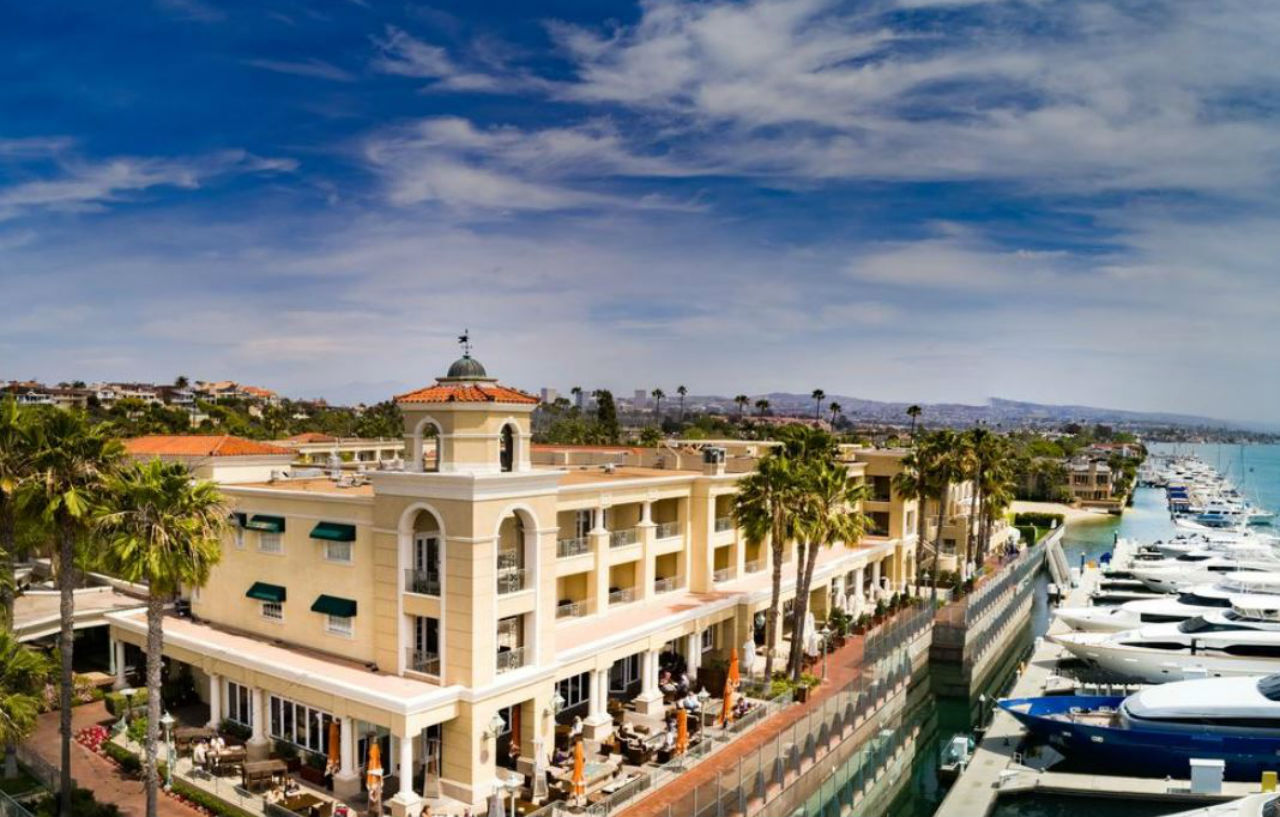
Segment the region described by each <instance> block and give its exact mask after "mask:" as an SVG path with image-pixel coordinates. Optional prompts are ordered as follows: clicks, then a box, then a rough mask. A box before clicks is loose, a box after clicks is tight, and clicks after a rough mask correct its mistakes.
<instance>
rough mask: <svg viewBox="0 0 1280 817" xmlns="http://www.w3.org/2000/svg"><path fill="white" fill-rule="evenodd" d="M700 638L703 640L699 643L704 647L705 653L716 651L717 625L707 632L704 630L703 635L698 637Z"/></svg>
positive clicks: (707, 629)
mask: <svg viewBox="0 0 1280 817" xmlns="http://www.w3.org/2000/svg"><path fill="white" fill-rule="evenodd" d="M698 638H699V639H701V640H700V641H699V643H700V644H701V645H702V651H703V652H711V651H712V650H714V649H715V648H716V628H715V625H712V626H710V627H708V628H706V629H705V630H703V631H702V633H701V634H700V635H699V636H698Z"/></svg>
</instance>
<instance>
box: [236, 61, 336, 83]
mask: <svg viewBox="0 0 1280 817" xmlns="http://www.w3.org/2000/svg"><path fill="white" fill-rule="evenodd" d="M244 64H245V65H250V66H253V67H254V68H261V69H263V70H264V71H275V72H276V73H278V74H293V75H294V76H299V77H311V78H314V79H327V80H332V81H334V82H354V81H355V79H356V77H355V74H352V73H351V72H350V71H346V70H344V69H342V68H339V67H338V66H336V65H333V64H332V63H328V62H325V61H324V60H317V59H309V60H302V61H297V62H293V61H289V60H245V61H244Z"/></svg>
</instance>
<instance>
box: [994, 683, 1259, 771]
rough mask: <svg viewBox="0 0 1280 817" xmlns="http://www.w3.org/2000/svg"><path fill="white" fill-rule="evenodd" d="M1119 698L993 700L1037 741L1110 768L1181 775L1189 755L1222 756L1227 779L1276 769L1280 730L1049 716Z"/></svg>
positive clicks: (1111, 705) (1108, 704)
mask: <svg viewBox="0 0 1280 817" xmlns="http://www.w3.org/2000/svg"><path fill="white" fill-rule="evenodd" d="M1123 701H1124V698H1123V697H1121V696H1105V695H1061V696H1048V697H1043V698H1010V699H1005V700H1002V701H1000V702H999V704H1000V707H1001V708H1002V709H1004V710H1005V711H1006V712H1008V713H1009V714H1011V715H1013V716H1014V717H1015V718H1017V719H1018V721H1019V722H1021V723H1022V724H1023V726H1025V727H1026V728H1027V731H1028V732H1030V733H1031V734H1032V735H1033V736H1034V737H1035V738H1036V739H1037V740H1038V741H1040V742H1043V743H1047V744H1049V745H1050V746H1053V747H1054V748H1055V749H1056V750H1057V751H1059V752H1061V753H1062V754H1063V755H1064V756H1066V757H1067V758H1068V759H1070V760H1072V761H1079V762H1084V763H1088V764H1089V765H1090V766H1091V767H1094V768H1097V769H1099V770H1102V769H1105V770H1107V771H1108V772H1109V773H1112V774H1119V775H1127V776H1132V777H1163V776H1172V777H1175V778H1181V779H1186V778H1187V776H1188V774H1189V773H1190V761H1191V759H1192V758H1207V759H1211V760H1222V761H1223V762H1224V763H1225V764H1226V772H1225V773H1226V776H1227V778H1228V779H1231V780H1258V779H1259V776H1260V775H1261V774H1262V772H1264V771H1277V770H1280V731H1278V732H1277V733H1276V736H1275V737H1266V736H1255V735H1247V736H1246V735H1224V734H1220V733H1213V732H1209V731H1193V730H1183V731H1164V730H1158V729H1144V728H1138V727H1118V726H1099V725H1093V724H1090V723H1081V722H1070V721H1064V720H1058V719H1057V718H1053V717H1050V716H1051V715H1064V714H1067V713H1069V712H1071V710H1072V708H1073V707H1074V708H1077V709H1079V710H1096V709H1099V708H1101V707H1109V708H1111V709H1118V708H1119V706H1120V704H1121V703H1122V702H1123Z"/></svg>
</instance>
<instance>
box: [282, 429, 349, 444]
mask: <svg viewBox="0 0 1280 817" xmlns="http://www.w3.org/2000/svg"><path fill="white" fill-rule="evenodd" d="M337 441H338V438H337V437H334V436H331V435H329V434H324V433H321V432H319V431H304V432H302V433H301V434H294V435H293V436H292V437H290V438H289V442H291V443H332V442H337Z"/></svg>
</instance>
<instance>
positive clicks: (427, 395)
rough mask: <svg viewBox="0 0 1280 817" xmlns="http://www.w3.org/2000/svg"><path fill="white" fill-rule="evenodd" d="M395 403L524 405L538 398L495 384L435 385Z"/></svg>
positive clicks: (532, 402)
mask: <svg viewBox="0 0 1280 817" xmlns="http://www.w3.org/2000/svg"><path fill="white" fill-rule="evenodd" d="M396 402H397V403H526V404H536V403H537V402H538V398H536V397H534V396H533V395H531V394H525V393H524V392H522V391H520V390H518V389H509V388H507V387H506V386H499V385H498V384H497V383H437V384H435V385H434V386H427V387H426V388H425V389H418V390H417V391H411V392H409V393H407V394H401V395H398V396H397V397H396Z"/></svg>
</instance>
